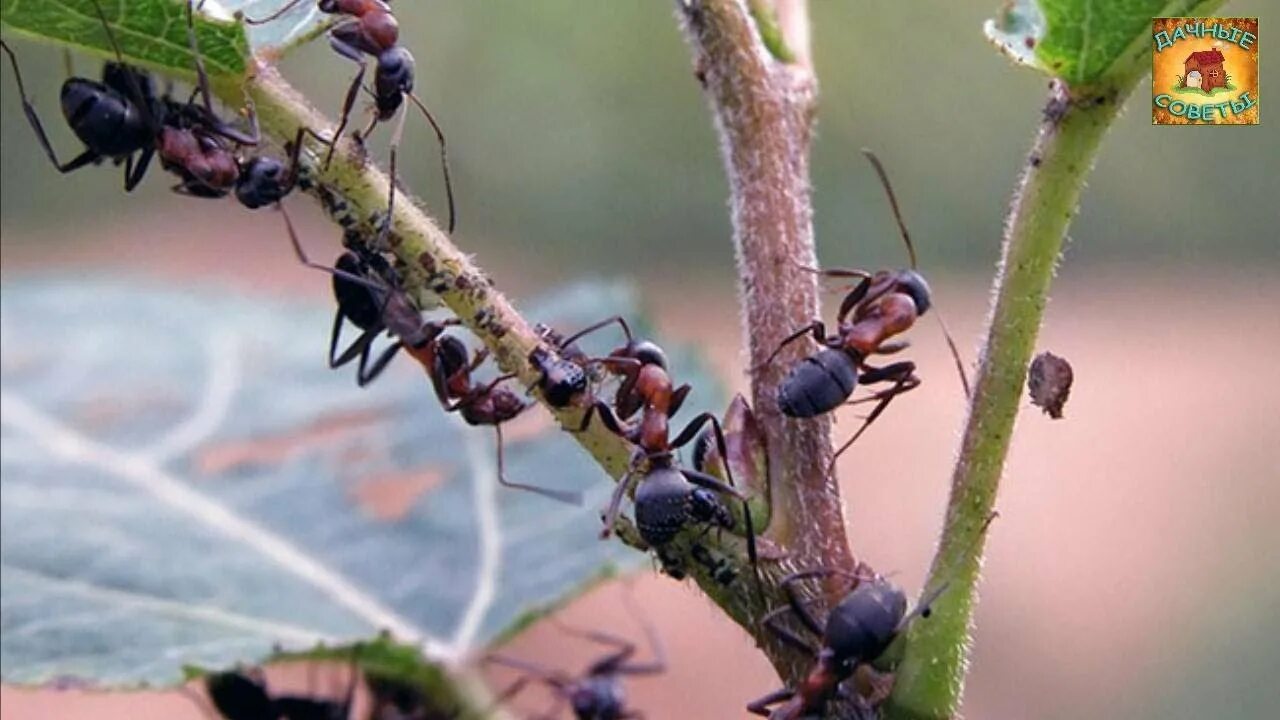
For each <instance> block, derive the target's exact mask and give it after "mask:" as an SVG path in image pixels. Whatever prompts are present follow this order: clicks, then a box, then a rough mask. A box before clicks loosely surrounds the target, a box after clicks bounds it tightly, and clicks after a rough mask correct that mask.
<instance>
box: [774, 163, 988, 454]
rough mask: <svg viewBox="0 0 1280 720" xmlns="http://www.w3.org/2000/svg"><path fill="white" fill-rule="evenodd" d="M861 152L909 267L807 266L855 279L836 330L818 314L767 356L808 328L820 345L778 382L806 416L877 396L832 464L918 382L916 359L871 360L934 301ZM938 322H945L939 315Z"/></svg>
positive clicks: (793, 407)
mask: <svg viewBox="0 0 1280 720" xmlns="http://www.w3.org/2000/svg"><path fill="white" fill-rule="evenodd" d="M862 152H863V154H864V155H866V156H867V159H868V160H870V161H871V164H872V166H873V167H874V168H875V170H876V174H877V175H878V176H879V178H880V182H881V184H882V185H883V186H884V189H885V193H886V194H887V195H888V196H889V205H890V207H891V208H892V209H893V216H894V219H895V220H897V222H898V229H899V230H900V231H901V233H902V241H903V243H904V244H905V245H906V246H907V254H908V256H909V257H910V260H911V267H910V268H909V269H902V270H881V271H879V272H876V273H870V272H867V271H866V270H858V269H849V268H836V269H828V270H821V269H813V270H812V272H815V273H818V274H820V275H823V276H825V277H829V278H857V279H859V282H858V284H857V285H856V286H855V287H854V288H853V289H852V290H851V291H849V293H848V294H846V295H845V297H844V300H843V301H841V303H840V310H839V312H838V313H837V315H836V324H837V331H836V332H835V334H831V335H828V334H827V330H826V326H825V325H824V324H823V322H822V321H821V320H815V321H814V322H812V323H810V324H809V325H806V326H805V327H803V328H801V329H799V330H797V331H796V332H795V333H793V334H792V335H790V336H788V337H787V338H786V339H784V340H783V341H782V343H780V344H779V345H778V348H777V349H776V350H774V351H773V354H772V355H770V356H769V359H768V360H767V361H766V362H767V363H768V362H773V359H774V358H776V357H777V355H778V353H780V352H782V349H783V348H785V347H786V346H787V345H789V344H791V343H792V342H795V341H796V340H799V339H801V338H803V337H805V336H812V337H813V339H814V340H816V341H817V342H818V343H819V344H820V345H822V346H823V348H824V349H822V350H819V351H818V352H817V353H814V354H813V355H810V356H809V357H807V358H805V359H803V360H801V361H800V362H799V363H797V364H796V365H795V366H793V367H792V369H791V372H790V373H789V374H788V375H787V377H786V378H785V379H784V380H783V381H782V384H781V385H780V386H779V388H778V405H779V407H780V409H781V410H782V412H783V414H785V415H789V416H791V417H796V418H808V417H815V416H817V415H821V414H823V413H827V412H830V411H832V410H834V409H835V408H837V407H839V406H840V405H842V404H858V403H865V402H874V403H876V405H875V407H874V408H873V409H872V411H871V412H870V413H869V414H868V415H867V417H866V419H865V420H864V421H863V423H862V426H861V427H859V428H858V431H857V432H855V433H854V435H853V437H851V438H849V440H847V441H846V442H845V443H844V444H843V445H841V446H840V448H839V449H838V450H837V451H836V453H835V455H834V456H833V457H832V460H831V467H832V468H834V466H835V461H836V459H837V458H839V457H840V455H841V453H843V452H844V451H845V450H847V449H849V446H851V445H852V444H853V443H854V442H855V441H856V440H857V439H858V438H859V437H861V436H862V433H863V432H865V431H866V429H867V428H868V427H870V425H871V423H873V422H875V420H876V418H878V417H879V416H880V414H881V413H883V412H884V410H885V408H887V407H888V405H889V403H890V402H891V401H892V400H893V398H895V397H897V396H898V395H901V394H902V393H905V392H908V391H910V390H914V389H915V388H916V387H918V386H919V385H920V382H921V381H920V378H919V377H917V376H916V374H915V371H916V364H915V363H914V362H912V361H910V360H903V361H899V362H895V363H891V364H889V365H885V366H882V367H877V366H873V365H871V364H870V363H869V362H868V360H869V359H870V358H871V357H872V356H873V355H890V354H893V353H898V352H901V351H903V350H905V349H907V347H908V346H909V343H907V342H906V341H903V340H891V338H894V337H896V336H898V335H900V334H902V333H904V332H906V331H907V330H910V329H911V327H912V326H914V325H915V322H916V319H917V318H919V317H920V316H922V315H924V314H925V313H926V312H928V311H929V309H930V308H931V307H932V306H933V301H932V293H931V291H930V289H929V284H928V283H927V282H926V281H925V279H924V276H922V275H921V274H920V273H919V272H917V271H916V251H915V246H914V245H912V243H911V236H910V235H909V234H908V233H907V226H906V224H905V223H904V222H903V220H902V213H901V211H900V210H899V208H898V200H897V197H896V196H895V195H894V192H893V187H892V186H891V185H890V184H889V176H888V174H887V173H885V170H884V166H883V165H881V163H880V160H879V158H877V157H876V156H875V154H874V153H872V152H871V151H870V150H863V151H862ZM938 322H939V323H942V319H941V317H939V319H938ZM942 332H943V335H944V336H945V338H946V341H947V345H948V346H949V347H950V349H951V353H952V356H953V357H954V358H955V362H956V368H957V370H958V371H959V373H960V381H961V383H962V385H963V386H964V391H965V395H966V396H967V395H968V394H969V381H968V378H967V377H966V376H965V372H964V364H963V362H962V361H961V360H960V354H959V352H958V351H957V350H956V346H955V342H954V341H953V340H952V339H951V334H950V333H949V332H948V331H947V329H946V325H945V324H943V325H942ZM885 382H891V383H893V385H892V386H891V387H889V388H888V389H885V390H880V391H877V392H874V393H872V394H871V395H869V396H867V397H864V398H860V399H857V400H853V401H852V402H849V403H846V402H845V401H846V400H848V399H849V396H850V395H852V394H853V391H854V388H855V387H857V385H858V384H863V385H871V384H876V383H885Z"/></svg>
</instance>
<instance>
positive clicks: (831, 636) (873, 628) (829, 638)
mask: <svg viewBox="0 0 1280 720" xmlns="http://www.w3.org/2000/svg"><path fill="white" fill-rule="evenodd" d="M906 613H907V596H906V594H905V593H903V592H902V590H901V589H900V588H898V586H896V585H894V584H893V583H891V582H889V581H888V580H886V579H884V578H882V577H878V576H877V577H872V578H868V579H866V580H863V581H862V582H860V583H858V586H857V587H856V588H854V589H853V592H851V593H849V594H848V595H846V596H845V597H844V599H843V600H841V601H840V603H839V604H838V605H836V606H835V608H833V609H832V610H831V614H830V616H829V617H828V618H827V631H826V637H824V638H823V645H824V646H826V647H828V648H830V649H831V651H832V653H833V654H834V658H835V660H836V661H837V662H838V663H840V664H841V665H842V666H844V665H846V664H847V665H848V666H849V667H850V669H851V668H852V665H855V664H857V663H859V662H864V661H868V660H874V659H875V658H877V657H879V655H880V654H881V653H883V652H884V650H885V648H887V647H888V646H889V643H890V642H892V641H893V638H894V636H895V635H896V634H897V632H898V629H899V626H900V624H901V623H902V618H903V617H904V616H905V615H906Z"/></svg>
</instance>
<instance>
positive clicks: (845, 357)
mask: <svg viewBox="0 0 1280 720" xmlns="http://www.w3.org/2000/svg"><path fill="white" fill-rule="evenodd" d="M857 384H858V368H857V363H856V362H855V361H854V359H853V358H852V357H850V356H849V353H847V352H845V351H844V350H837V349H834V348H826V349H824V350H821V351H819V352H817V353H815V354H814V355H810V356H809V357H807V358H805V359H804V360H801V361H800V362H798V363H796V364H795V366H794V367H792V368H791V372H790V373H789V374H788V375H787V377H786V379H785V380H783V381H782V385H781V386H779V387H778V407H779V408H781V410H782V412H783V414H785V415H788V416H790V417H797V418H810V417H815V416H818V415H821V414H823V413H825V412H830V411H831V410H834V409H835V408H837V407H839V406H840V404H841V403H843V402H844V401H845V400H847V399H849V396H850V395H852V394H853V389H854V387H856V386H857Z"/></svg>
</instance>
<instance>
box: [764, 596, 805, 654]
mask: <svg viewBox="0 0 1280 720" xmlns="http://www.w3.org/2000/svg"><path fill="white" fill-rule="evenodd" d="M789 612H792V610H791V606H790V605H783V606H782V607H780V608H774V609H773V610H770V611H769V612H767V613H765V614H764V616H763V617H761V618H760V624H761V625H763V626H764V627H765V629H767V630H768V631H769V632H771V633H773V634H774V635H777V636H778V639H779V640H781V641H783V642H784V643H786V644H788V645H790V646H792V647H794V648H795V649H797V650H800V651H802V652H805V653H807V654H809V655H817V654H818V650H817V648H815V647H814V646H813V643H811V642H809V641H808V640H805V639H804V638H802V637H800V636H799V635H798V634H796V632H795V631H794V630H792V629H791V628H789V627H787V626H786V625H783V624H781V623H779V622H778V618H779V617H781V616H782V615H783V614H785V613H789Z"/></svg>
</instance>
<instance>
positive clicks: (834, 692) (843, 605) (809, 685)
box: [747, 512, 999, 720]
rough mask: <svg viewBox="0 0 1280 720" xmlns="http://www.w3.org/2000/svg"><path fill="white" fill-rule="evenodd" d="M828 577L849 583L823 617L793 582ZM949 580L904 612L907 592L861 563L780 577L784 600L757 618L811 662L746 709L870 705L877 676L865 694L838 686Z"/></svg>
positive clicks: (925, 611)
mask: <svg viewBox="0 0 1280 720" xmlns="http://www.w3.org/2000/svg"><path fill="white" fill-rule="evenodd" d="M997 517H999V515H998V513H995V512H992V513H991V514H990V515H989V516H987V519H986V521H985V522H984V523H983V524H982V527H981V528H980V529H979V530H978V534H977V537H976V538H975V539H974V543H977V542H980V541H981V539H982V537H983V536H984V534H985V533H986V531H987V528H988V527H990V526H991V522H992V521H993V520H995V519H996V518H997ZM832 576H836V577H845V578H848V579H849V580H851V581H852V582H853V583H854V585H853V587H852V588H851V589H850V590H849V591H848V592H847V593H846V594H845V596H844V597H843V598H842V599H841V600H840V602H838V603H836V605H835V607H833V608H831V610H830V611H829V612H828V613H827V617H826V620H825V621H823V620H820V619H819V618H818V617H817V616H815V615H814V614H813V611H812V610H811V609H810V608H809V607H808V604H807V603H806V602H805V601H804V600H802V599H801V598H800V596H799V594H798V593H797V592H796V588H795V586H796V584H797V583H800V582H802V581H805V580H811V579H817V578H826V577H832ZM949 584H950V583H949V582H943V583H942V584H941V585H940V586H939V587H938V588H937V589H936V590H934V591H932V592H929V593H926V594H925V595H924V597H923V598H921V600H920V602H919V603H918V604H917V605H916V607H915V609H914V610H912V611H911V612H909V613H908V612H907V596H906V595H905V594H904V593H903V592H902V590H901V589H900V588H899V587H898V586H896V585H894V584H893V583H891V582H889V581H888V580H887V579H885V578H884V577H882V576H880V575H876V574H874V573H872V574H870V575H868V574H867V572H866V570H865V568H862V569H860V571H859V572H856V573H849V572H845V571H842V570H835V569H832V568H818V569H814V570H804V571H800V572H795V573H792V574H790V575H788V576H787V577H785V578H783V580H782V582H781V583H780V585H781V586H782V589H783V590H784V591H786V593H787V604H786V605H783V606H782V607H780V608H776V609H774V610H770V611H769V612H768V613H766V614H765V615H764V617H763V618H761V621H760V622H761V624H762V625H763V626H764V627H765V628H767V629H768V630H769V631H771V632H773V633H774V634H775V635H777V636H778V638H779V639H781V640H782V641H783V642H785V643H787V644H788V645H791V646H793V647H795V648H798V649H800V650H803V651H804V652H806V653H809V654H810V655H812V656H813V658H814V665H813V667H812V669H811V670H810V671H809V674H808V675H806V676H805V678H804V679H803V680H801V681H800V683H799V684H798V685H797V686H796V687H794V688H782V689H780V690H775V691H774V692H771V693H769V694H768V695H765V696H764V697H761V698H759V699H757V700H755V701H753V702H751V703H750V704H748V705H747V710H748V711H750V712H751V713H753V714H755V715H761V716H764V717H768V718H769V719H770V720H799V718H802V717H807V716H809V715H810V714H813V713H819V712H821V711H822V708H823V706H824V705H826V703H827V701H828V700H831V699H833V698H835V697H837V696H841V697H846V698H849V699H853V700H854V701H855V702H859V703H861V704H870V705H872V706H874V705H876V704H878V703H879V702H882V701H883V700H884V699H885V692H886V690H887V689H886V688H885V687H884V682H883V680H882V679H880V678H877V677H873V678H872V680H871V682H870V684H871V686H872V687H871V696H870V698H869V699H868V698H863V697H862V696H861V695H855V694H853V693H851V692H850V691H849V690H847V689H846V688H843V687H841V685H842V684H843V683H844V681H846V680H848V679H849V678H850V677H852V676H853V674H854V672H855V671H856V670H857V669H858V666H859V665H861V664H864V663H870V662H872V661H873V660H875V659H876V658H878V657H880V656H881V655H882V654H884V651H885V650H886V649H888V647H889V645H890V644H891V643H892V642H893V640H894V638H896V637H897V636H898V634H899V633H901V632H902V631H903V630H904V629H906V627H907V626H908V625H909V624H910V623H911V621H912V620H913V619H915V618H916V617H922V618H927V617H929V613H930V612H931V610H932V606H933V603H934V602H935V601H937V599H938V598H939V597H941V595H942V593H944V592H945V591H946V589H947V587H948V585H949ZM784 613H791V614H793V615H795V617H796V618H797V619H798V620H799V621H800V624H801V625H802V626H803V627H804V628H805V629H806V630H808V631H809V632H810V633H812V634H813V635H815V636H817V637H818V638H819V639H820V641H821V642H820V645H819V646H818V647H816V648H815V647H814V646H813V644H812V643H810V642H809V641H808V640H806V639H805V638H803V637H801V636H800V635H798V634H797V633H795V632H794V631H792V630H791V629H789V628H788V627H786V626H785V625H782V624H780V623H779V619H780V618H781V616H782V615H783V614H784ZM873 675H874V674H873ZM851 695H853V697H850V696H851ZM778 703H784V704H783V705H782V706H780V707H778V708H776V709H775V710H773V711H772V712H770V711H769V710H768V707H769V706H770V705H776V704H778Z"/></svg>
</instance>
